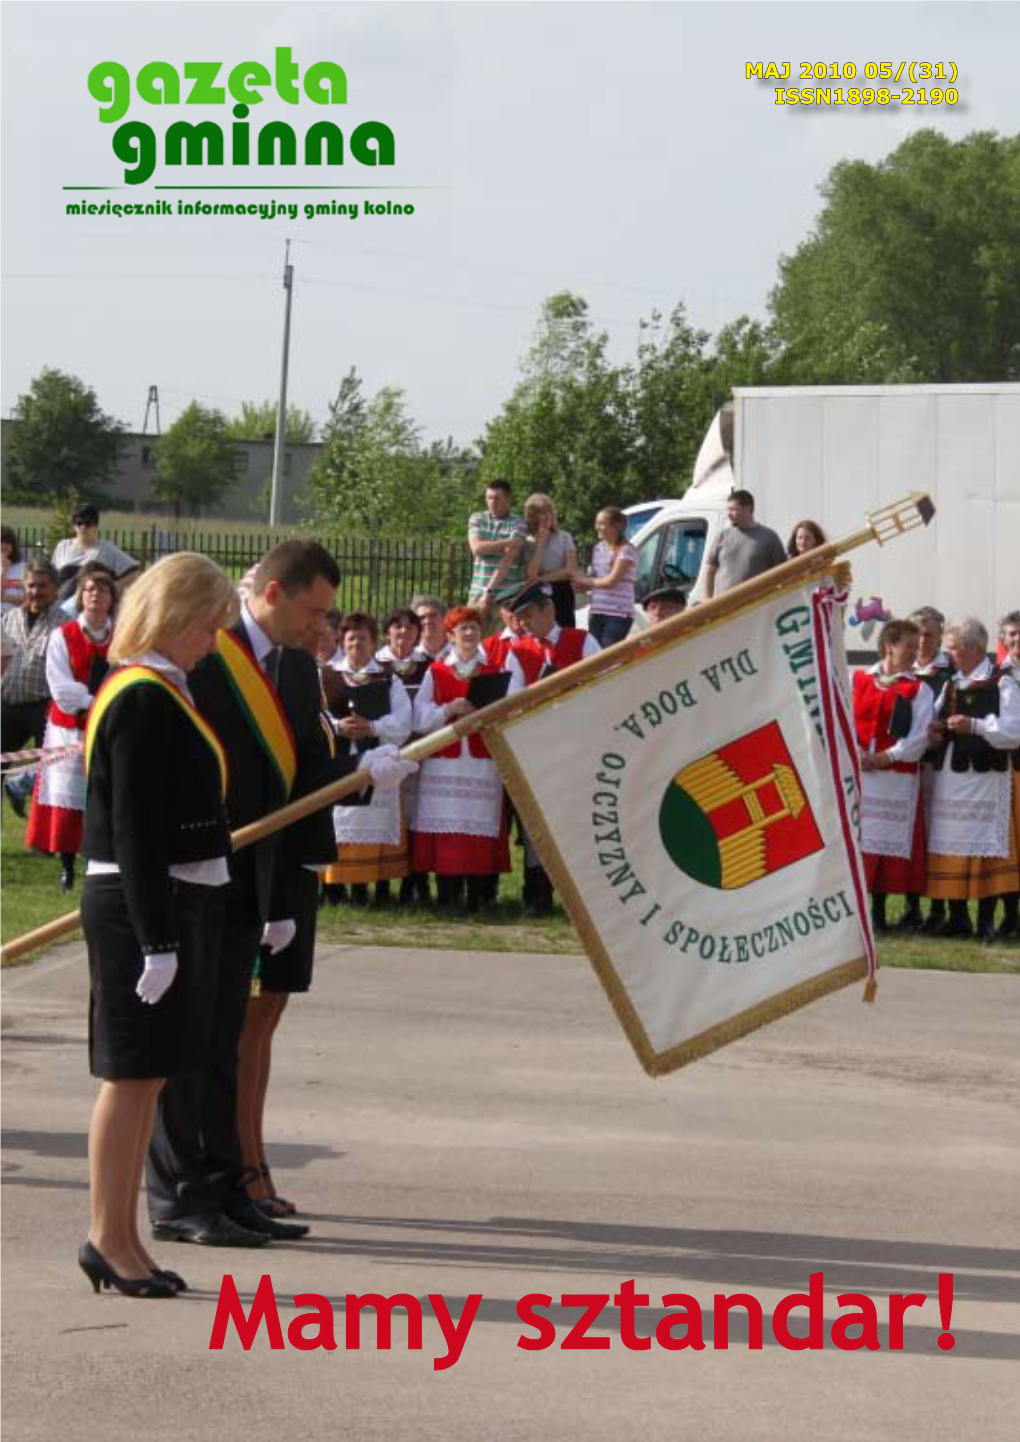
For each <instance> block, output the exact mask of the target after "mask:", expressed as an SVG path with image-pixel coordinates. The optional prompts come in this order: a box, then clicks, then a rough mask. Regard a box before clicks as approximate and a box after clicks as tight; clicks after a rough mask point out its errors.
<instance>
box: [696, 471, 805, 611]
mask: <svg viewBox="0 0 1020 1442" xmlns="http://www.w3.org/2000/svg"><path fill="white" fill-rule="evenodd" d="M726 514H727V516H728V517H729V521H730V524H729V525H728V526H727V527H726V529H725V530H724V531H722V532H720V534H719V537H718V539H717V540H716V543H715V545H714V546H713V547H712V549H711V551H710V552H709V554H708V562H707V564H706V567H705V594H706V596H709V597H711V596H719V595H721V594H722V592H723V591H728V590H729V589H730V588H731V586H738V585H739V584H740V582H741V581H749V580H750V579H751V577H752V576H760V575H761V573H762V572H763V571H771V569H772V567H773V566H781V565H782V564H783V562H784V561H787V560H789V557H788V556H787V554H786V550H785V548H784V546H783V543H782V541H781V540H780V539H779V537H778V536H777V535H776V533H775V531H770V530H769V528H768V526H759V525H758V523H757V522H756V521H755V519H754V497H753V496H752V495H751V492H750V491H732V492H731V493H730V496H729V499H728V500H727V502H726Z"/></svg>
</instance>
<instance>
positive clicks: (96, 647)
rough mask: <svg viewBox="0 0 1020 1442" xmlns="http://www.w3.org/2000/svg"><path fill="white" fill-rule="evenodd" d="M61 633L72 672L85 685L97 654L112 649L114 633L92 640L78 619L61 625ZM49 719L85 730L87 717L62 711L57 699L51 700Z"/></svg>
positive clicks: (57, 723)
mask: <svg viewBox="0 0 1020 1442" xmlns="http://www.w3.org/2000/svg"><path fill="white" fill-rule="evenodd" d="M60 634H61V635H62V636H63V638H64V641H65V643H66V645H67V655H68V659H69V660H70V662H71V674H72V675H73V676H74V679H75V680H76V681H80V682H81V684H82V685H83V686H84V685H85V684H86V683H87V681H88V679H89V667H90V666H91V665H92V662H93V660H94V658H95V657H96V656H105V655H106V653H107V651H108V650H109V649H110V641H111V640H112V636H113V633H112V632H111V633H110V635H109V636H107V638H106V640H105V641H99V642H96V641H90V640H89V638H88V637H87V636H86V635H85V632H84V631H83V630H82V628H81V627H80V626H79V625H78V622H77V621H68V623H67V625H66V626H61V628H60ZM49 719H50V720H51V721H52V722H53V724H54V726H66V727H67V728H68V729H70V728H72V727H75V728H76V729H77V730H79V731H84V730H85V717H84V716H76V715H73V714H72V713H71V712H68V711H61V709H60V707H59V706H58V705H57V703H56V701H51V702H50V715H49Z"/></svg>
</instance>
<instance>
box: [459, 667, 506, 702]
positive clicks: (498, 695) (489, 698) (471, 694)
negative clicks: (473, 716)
mask: <svg viewBox="0 0 1020 1442" xmlns="http://www.w3.org/2000/svg"><path fill="white" fill-rule="evenodd" d="M509 685H510V672H509V671H485V672H483V673H482V674H481V675H479V676H472V677H471V680H470V682H469V683H468V693H467V698H468V700H469V701H470V702H471V705H472V706H475V707H477V708H478V710H479V711H481V710H482V709H483V707H485V706H491V705H492V703H493V701H502V699H503V697H504V696H505V695H506V693H507V688H508V686H509Z"/></svg>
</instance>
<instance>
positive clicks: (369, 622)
mask: <svg viewBox="0 0 1020 1442" xmlns="http://www.w3.org/2000/svg"><path fill="white" fill-rule="evenodd" d="M339 630H340V650H339V651H338V652H337V655H336V658H334V660H333V662H332V663H331V665H330V666H329V667H327V668H326V669H324V670H323V672H322V684H323V689H324V691H325V696H326V702H327V704H328V706H329V711H330V715H331V716H332V718H333V727H334V730H335V731H336V734H337V741H338V744H339V746H340V747H343V746H347V747H348V748H349V749H350V750H352V751H354V750H356V751H359V752H365V751H369V750H371V749H373V748H374V747H375V746H377V745H378V744H379V742H380V741H384V742H389V743H391V744H392V745H394V746H403V744H404V742H405V741H406V740H407V738H408V737H409V736H410V734H411V702H410V699H409V698H408V695H407V691H406V690H405V689H404V684H403V682H402V681H401V680H400V679H399V677H397V676H395V675H394V674H393V668H392V666H391V665H390V663H389V662H383V661H377V660H376V659H375V654H374V653H375V650H376V647H377V645H378V643H379V632H378V628H377V627H376V624H375V621H374V619H373V618H372V617H371V616H368V615H366V614H365V612H363V611H352V612H350V614H349V615H346V616H344V617H343V619H342V620H341V622H340V627H339ZM333 825H334V830H335V833H336V841H337V860H336V862H335V864H334V865H332V866H330V867H328V868H327V869H326V872H325V876H324V880H325V883H326V885H327V886H349V887H350V897H351V901H352V902H353V903H354V904H355V905H360V906H364V905H365V904H366V903H367V901H368V886H369V883H370V882H375V900H376V904H377V905H381V904H384V903H385V902H386V901H388V900H389V894H390V882H391V881H399V880H400V879H401V878H402V877H405V876H407V875H408V872H409V871H410V856H409V854H408V843H407V821H406V819H405V817H404V813H403V808H402V806H401V802H400V791H399V789H397V790H392V791H377V792H376V793H375V794H374V795H373V797H372V800H371V803H370V804H369V805H368V806H359V807H353V806H337V807H334V809H333Z"/></svg>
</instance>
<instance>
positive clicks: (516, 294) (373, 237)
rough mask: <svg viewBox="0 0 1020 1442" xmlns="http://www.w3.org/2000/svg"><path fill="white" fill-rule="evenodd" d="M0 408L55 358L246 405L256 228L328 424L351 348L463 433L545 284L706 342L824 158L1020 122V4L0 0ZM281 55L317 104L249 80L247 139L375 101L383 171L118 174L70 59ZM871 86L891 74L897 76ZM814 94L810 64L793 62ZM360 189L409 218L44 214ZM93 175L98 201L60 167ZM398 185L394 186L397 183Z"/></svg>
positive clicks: (814, 200) (262, 274)
mask: <svg viewBox="0 0 1020 1442" xmlns="http://www.w3.org/2000/svg"><path fill="white" fill-rule="evenodd" d="M3 25H4V33H3V55H2V63H3V157H2V158H3V170H2V177H3V272H4V277H3V302H4V346H3V372H2V392H0V408H2V411H3V414H4V415H5V416H7V415H9V414H10V411H11V407H12V405H13V404H14V402H15V401H16V399H17V397H18V396H19V394H21V393H22V392H23V391H24V390H25V389H26V388H27V386H28V383H29V382H30V380H31V378H32V377H33V376H34V375H36V374H37V373H38V371H39V370H40V369H41V368H42V367H43V366H53V367H56V368H58V369H61V370H65V371H70V372H72V373H74V374H76V375H78V376H80V377H81V378H82V379H83V380H85V381H87V382H88V384H90V385H92V386H93V387H94V388H95V390H96V391H97V393H98V395H99V399H100V401H101V404H102V405H103V407H104V409H106V410H107V411H110V412H112V413H113V414H114V415H115V416H117V417H118V418H119V419H120V420H122V421H124V422H125V423H126V424H127V425H128V426H129V427H130V428H132V429H140V428H141V423H142V417H143V414H144V410H145V400H146V394H147V390H148V387H149V385H150V384H156V385H158V386H159V392H160V400H161V409H162V422H163V426H164V428H165V427H166V425H167V424H168V423H169V422H171V421H172V420H173V419H174V418H175V417H176V416H177V415H178V414H179V413H180V411H181V409H183V407H184V406H185V405H187V403H188V402H189V401H190V400H192V399H198V400H200V401H202V402H203V403H205V404H211V405H216V406H219V407H220V408H222V409H223V410H225V411H227V412H228V413H230V412H233V411H235V410H237V409H238V408H239V406H240V403H241V401H242V400H245V399H261V398H266V397H270V396H275V394H276V391H277V387H278V384H279V360H280V337H281V328H282V317H283V291H282V287H281V273H282V266H283V252H284V241H285V239H286V238H288V237H289V238H291V239H292V240H293V241H294V246H293V260H294V264H295V269H296V284H295V292H294V318H293V331H292V346H291V377H290V399H291V401H292V402H293V403H295V404H297V405H300V406H303V407H305V408H306V409H307V410H310V411H311V412H312V414H313V415H314V416H315V417H316V419H317V420H320V421H321V420H322V419H323V418H324V417H325V414H326V409H327V404H328V401H329V399H330V398H331V397H332V396H333V395H334V394H335V392H336V387H337V383H338V381H339V379H340V378H341V376H342V375H343V374H344V372H345V371H346V370H347V369H348V368H349V367H350V366H352V365H353V366H355V367H356V368H357V370H358V372H359V373H360V374H361V375H362V376H363V378H364V380H365V384H366V386H367V388H368V389H369V390H370V391H371V390H375V389H376V388H377V387H379V386H381V385H385V384H390V385H397V386H401V387H403V388H404V389H405V391H406V393H407V398H408V403H409V406H410V409H411V412H412V414H413V415H414V416H415V418H416V419H417V420H418V421H419V422H420V423H421V424H422V425H423V426H424V427H425V431H426V435H427V437H428V438H433V437H440V436H446V435H452V436H454V438H455V439H456V440H458V441H459V442H461V443H464V444H467V443H470V442H471V441H473V440H474V439H475V438H476V437H477V436H478V435H479V434H480V433H481V431H482V430H483V428H484V424H485V421H486V420H487V419H488V418H490V417H491V416H493V415H495V414H496V412H497V411H498V410H499V408H500V406H501V404H502V403H503V401H504V400H505V399H506V398H507V397H508V396H509V394H510V392H511V390H512V388H513V386H514V384H515V381H516V379H517V375H518V365H519V362H520V359H521V357H522V355H523V354H524V352H525V351H526V349H527V347H528V344H529V340H530V337H531V335H532V333H533V331H534V327H535V324H536V320H537V317H538V314H539V310H540V307H541V304H542V301H543V299H544V298H545V297H546V296H548V295H549V294H551V293H552V292H554V291H556V290H560V289H565V288H569V289H571V290H575V291H579V292H580V293H581V294H582V295H584V296H585V297H586V299H587V300H588V301H589V303H590V306H591V310H592V314H593V316H594V318H595V320H596V322H597V323H598V325H599V326H601V327H604V328H605V329H607V330H608V331H609V332H610V335H611V337H612V347H613V354H614V356H616V357H617V358H619V359H624V358H629V357H630V356H632V355H633V352H634V345H635V340H636V335H637V326H638V321H639V319H640V318H641V317H642V316H647V315H648V314H649V312H650V311H651V310H652V309H653V308H655V307H658V308H659V309H660V310H663V311H669V310H670V309H672V307H673V306H674V305H675V304H676V303H677V302H678V301H683V302H684V303H685V305H686V306H687V309H688V314H689V316H690V317H691V319H692V320H693V321H694V322H695V323H696V324H698V325H699V326H702V327H704V328H705V329H707V330H710V331H713V332H714V331H715V330H717V329H718V328H719V327H720V326H721V325H723V324H725V323H726V322H727V321H730V320H733V319H734V318H735V317H736V316H738V315H739V314H741V313H742V312H746V313H748V314H750V315H752V316H762V315H763V314H764V311H765V304H766V300H767V296H768V291H769V289H770V287H771V286H772V285H773V283H774V282H775V279H776V274H777V261H778V258H779V256H780V255H781V254H783V253H789V252H790V251H792V250H793V249H795V247H796V246H797V245H798V243H799V242H800V241H801V240H803V239H804V238H805V237H806V235H807V234H808V232H809V230H810V228H811V225H812V222H813V218H814V216H815V215H816V214H817V211H818V207H819V199H818V186H819V184H820V183H821V181H822V180H823V179H824V177H825V175H826V173H827V172H828V170H829V169H830V168H831V166H832V165H833V164H835V163H836V162H837V161H838V160H840V159H842V158H845V157H858V158H862V159H866V160H870V161H874V160H877V159H879V158H881V157H882V156H884V155H886V154H888V153H889V152H890V151H891V150H893V149H894V148H895V147H896V146H897V145H898V144H899V143H900V142H901V141H902V140H903V139H904V138H905V137H906V136H907V135H908V134H910V133H911V132H912V131H913V130H914V129H916V128H919V127H921V126H926V125H930V126H934V127H936V128H937V129H939V130H941V131H943V132H944V133H945V134H947V135H949V136H951V137H954V138H958V137H961V136H964V135H966V134H968V133H970V132H972V131H974V130H978V129H986V130H989V129H990V130H996V131H998V132H999V133H1000V134H1016V133H1017V132H1018V130H1020V115H1018V112H1020V86H1018V85H1017V80H1016V57H1017V55H1018V54H1020V7H1018V5H1017V4H1015V3H1004V4H959V5H958V4H952V3H951V4H838V3H837V4H817V3H816V4H768V3H763V4H741V3H736V4H726V3H713V4H696V3H692V4H672V3H664V4H615V3H607V4H586V3H578V4H491V5H490V4H482V3H477V4H427V3H426V4H417V5H406V4H383V3H375V4H370V5H365V4H343V3H335V0H334V3H325V4H274V3H261V4H247V3H238V4H182V3H167V4H161V3H152V4H139V3H136V4H130V5H128V4H89V3H81V4H63V3H57V4H40V3H5V4H4V5H3ZM280 45H289V46H290V47H291V50H292V53H293V58H294V59H295V60H296V61H297V62H298V64H299V65H300V67H301V75H302V76H303V75H304V72H305V70H306V69H307V68H308V67H309V66H310V65H312V64H314V63H316V62H318V61H322V60H334V61H336V62H337V63H339V64H340V65H342V66H343V68H344V70H345V72H346V75H347V80H348V103H347V105H346V106H335V107H329V108H328V109H327V108H326V107H320V106H317V105H313V104H312V103H311V102H310V101H308V100H307V98H306V97H304V95H302V100H301V103H300V104H299V105H298V106H294V105H287V104H285V103H284V101H283V100H281V99H280V98H279V97H277V96H276V95H275V94H274V93H273V92H272V91H269V92H267V99H266V101H265V102H264V103H263V104H261V105H259V106H257V107H253V110H252V114H251V117H250V123H251V129H252V134H253V136H254V135H255V134H256V133H257V131H258V129H259V127H260V126H261V125H262V124H264V123H265V122H266V121H268V120H273V119H286V120H287V121H289V122H290V123H291V124H292V125H293V127H294V129H295V131H296V133H297V135H298V137H299V141H300V139H301V137H303V135H304V132H305V130H306V129H307V128H308V126H310V125H311V124H313V123H314V122H315V121H317V120H320V119H322V118H324V117H327V116H328V118H329V119H331V120H334V121H335V122H336V123H337V124H339V125H340V128H341V129H342V130H343V132H344V136H345V139H347V138H349V135H350V132H351V131H352V130H353V129H354V127H355V126H356V125H358V124H360V123H361V122H363V121H367V120H381V121H384V122H385V123H386V124H387V125H389V127H390V128H391V130H392V131H393V133H394V135H395V138H396V164H395V165H394V166H393V167H392V168H390V167H387V168H386V169H380V168H374V169H369V168H368V167H365V166H362V165H359V164H358V163H357V162H356V161H353V160H352V159H351V157H350V155H349V153H348V154H347V155H346V157H345V163H344V165H343V167H342V169H340V168H336V169H333V170H329V171H327V170H326V169H325V167H322V168H314V167H313V168H308V169H305V168H304V167H298V168H297V169H296V170H288V171H286V172H282V171H281V169H280V168H279V167H275V168H273V169H268V168H265V167H261V168H256V167H255V166H252V167H250V168H249V169H248V170H247V171H237V170H235V171H231V170H230V169H229V168H228V167H223V168H215V169H214V168H210V167H203V168H202V169H200V170H199V169H195V168H181V167H168V166H166V165H164V163H163V160H162V146H160V159H159V163H158V166H157V169H156V173H155V174H154V175H153V177H152V179H151V180H150V181H149V182H148V183H147V184H144V185H133V186H127V185H125V181H124V165H123V163H122V162H120V161H118V160H117V158H116V156H115V155H114V153H113V149H112V144H111V137H112V133H113V132H114V131H115V130H116V128H117V127H116V125H109V124H100V122H99V118H98V115H99V107H98V105H97V103H96V101H95V100H93V99H92V97H91V96H90V95H89V92H88V84H87V81H88V74H89V71H90V69H91V68H92V67H93V66H94V65H95V64H97V63H98V62H100V61H109V60H115V61H119V62H120V63H122V64H123V65H125V66H126V67H127V69H128V70H129V71H130V73H131V75H132V77H134V76H135V75H136V73H137V71H138V69H139V68H140V67H141V66H142V65H143V64H145V63H146V62H148V61H152V60H164V61H169V62H171V63H172V64H174V65H175V66H176V67H177V69H178V71H182V70H183V65H184V63H185V62H187V61H195V60H220V61H222V62H223V67H224V68H223V71H222V73H221V77H220V79H221V80H222V79H223V78H225V76H226V75H227V73H228V72H229V70H230V68H231V67H232V66H233V65H235V64H237V63H239V62H240V61H242V60H259V61H262V62H263V63H265V64H266V65H267V66H269V67H270V69H272V67H273V63H274V54H275V49H276V47H277V46H280ZM759 60H761V61H766V62H767V61H770V60H771V61H775V62H780V61H784V60H785V61H789V62H790V65H791V70H792V73H791V77H790V79H789V81H787V82H785V83H788V84H799V83H807V82H806V81H805V82H801V81H800V80H799V78H798V77H799V71H800V62H801V61H824V62H840V63H844V62H847V61H851V62H853V63H855V64H856V65H857V67H858V79H857V80H855V81H842V82H840V81H838V80H830V81H829V82H828V83H829V84H831V85H833V86H836V85H838V84H840V83H842V84H843V85H844V87H848V86H849V85H851V84H856V85H863V84H867V83H869V82H867V81H866V80H865V79H863V67H864V65H865V63H866V62H868V61H882V60H889V61H892V62H893V64H894V65H898V64H899V62H900V61H905V62H906V63H907V64H908V65H909V63H910V62H911V61H914V60H929V61H932V62H935V61H941V62H942V63H943V64H945V65H948V64H949V63H950V62H955V64H956V66H957V67H958V71H959V79H958V81H957V86H956V88H957V90H958V91H959V97H960V99H959V103H958V104H957V105H956V106H955V107H953V108H952V109H950V108H947V107H945V106H938V107H935V106H928V107H926V108H921V107H917V106H914V107H909V106H895V107H889V108H885V109H880V108H878V107H874V108H871V109H869V110H863V109H861V108H855V109H851V108H844V109H835V108H832V109H820V110H819V109H811V110H808V109H805V108H802V107H797V108H793V107H791V106H783V107H781V106H777V105H776V104H775V103H774V98H775V97H774V84H775V82H769V83H768V84H762V83H759V82H756V81H754V80H748V79H746V78H745V64H746V63H747V62H749V61H759ZM904 82H905V77H904V80H903V81H901V85H900V86H899V87H896V88H898V89H899V88H902V84H903V83H904ZM815 83H818V82H815ZM179 118H186V119H188V120H190V121H193V122H194V121H201V120H210V119H211V120H214V121H216V122H217V123H219V124H220V125H222V126H223V128H224V132H225V134H226V135H227V137H228V143H229V126H230V124H231V123H232V117H231V115H230V110H229V107H228V106H222V107H221V106H217V107H205V108H203V107H191V108H189V107H184V106H182V107H180V109H179V110H178V109H176V108H174V109H171V108H170V107H158V108H157V107H155V106H152V105H149V104H146V103H144V102H143V101H141V100H140V99H139V98H138V96H137V94H133V96H132V103H131V107H130V110H129V112H128V114H127V116H126V117H125V120H127V121H131V120H144V121H146V122H147V123H148V124H149V125H151V126H153V128H154V129H155V130H156V132H157V138H158V139H160V140H161V137H162V132H163V128H164V127H165V125H166V124H169V123H171V122H172V121H173V120H174V119H179ZM275 180H280V181H281V182H282V181H284V180H285V181H286V183H287V184H290V185H298V184H302V183H304V184H311V183H315V184H319V185H323V184H333V185H336V186H341V185H343V186H348V187H350V186H356V187H357V186H367V185H374V186H378V185H384V186H386V187H387V189H386V190H383V191H362V190H358V189H354V190H350V189H349V190H346V191H343V192H339V191H338V192H337V194H336V197H335V198H336V199H337V200H338V201H346V202H347V203H351V202H352V201H354V202H358V203H359V204H362V205H363V203H364V201H365V200H371V201H379V200H385V199H386V198H387V197H389V198H392V199H393V200H394V201H398V202H401V201H402V202H404V203H411V204H413V205H414V207H415V213H414V215H413V216H403V217H377V216H366V215H365V214H364V213H362V214H360V215H359V216H358V218H357V219H356V220H351V219H349V218H344V217H340V216H337V217H318V218H315V219H313V220H310V221H309V220H305V219H304V218H303V217H302V218H299V219H298V220H297V221H293V220H290V219H289V218H288V217H286V216H284V215H279V216H277V217H276V218H275V219H272V220H262V219H258V218H254V217H246V218H243V219H237V218H219V219H217V218H213V217H199V218H196V217H190V218H189V217H185V216H178V215H173V216H168V217H161V218H155V217H146V218H131V219H128V218H123V217H122V218H119V219H117V218H113V217H74V216H68V215H66V214H65V207H66V205H67V204H68V202H71V201H80V200H82V199H83V198H84V199H86V200H93V201H103V200H106V199H109V200H110V201H111V202H114V203H117V202H126V203H138V202H140V201H153V200H155V199H157V198H160V199H167V200H169V201H170V202H171V203H172V205H173V206H174V207H176V204H177V200H178V198H182V199H186V200H194V199H196V198H205V199H206V200H207V201H209V202H213V201H220V202H224V201H226V202H231V201H238V200H241V199H244V200H246V201H255V200H261V201H266V202H271V201H272V200H273V199H274V197H275V198H277V199H278V200H279V201H281V202H290V203H292V204H293V203H297V204H299V205H303V204H304V203H305V202H307V201H319V202H320V203H321V202H322V201H324V200H329V199H330V198H331V197H330V196H329V195H328V194H325V193H315V192H300V191H282V190H281V191H276V190H268V191H261V192H258V193H252V194H250V195H246V194H244V193H238V192H230V191H228V192H222V191H220V192H216V191H209V192H208V193H207V194H206V195H205V196H204V197H203V192H201V191H197V192H196V191H192V192H190V193H188V194H186V195H185V194H184V193H183V192H181V193H180V197H179V196H178V194H176V193H174V192H173V191H166V190H164V191H159V192H156V191H154V189H153V187H154V186H156V185H175V184H177V185H181V184H188V185H196V184H200V183H203V182H206V183H208V185H210V186H211V185H214V184H220V185H223V184H229V183H233V184H238V183H241V182H242V181H244V182H247V183H248V184H256V183H257V184H259V185H269V184H272V182H273V181H275ZM70 185H75V186H86V185H89V186H104V187H120V188H119V189H116V190H110V191H108V192H98V193H97V194H95V195H91V194H90V195H85V196H82V195H81V194H74V193H70V192H67V191H65V190H63V189H62V187H64V186H70ZM396 187H414V189H406V188H405V189H399V190H398V189H397V188H396Z"/></svg>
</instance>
